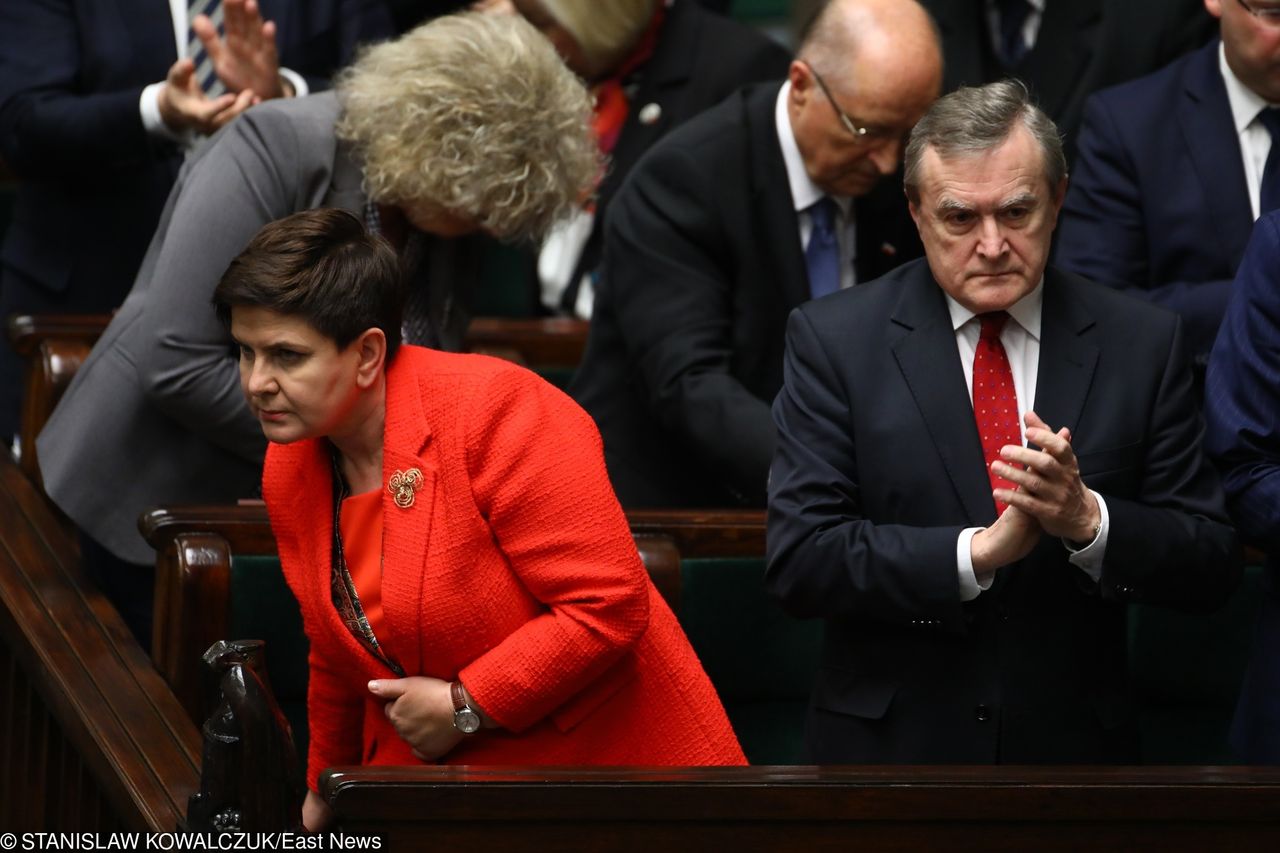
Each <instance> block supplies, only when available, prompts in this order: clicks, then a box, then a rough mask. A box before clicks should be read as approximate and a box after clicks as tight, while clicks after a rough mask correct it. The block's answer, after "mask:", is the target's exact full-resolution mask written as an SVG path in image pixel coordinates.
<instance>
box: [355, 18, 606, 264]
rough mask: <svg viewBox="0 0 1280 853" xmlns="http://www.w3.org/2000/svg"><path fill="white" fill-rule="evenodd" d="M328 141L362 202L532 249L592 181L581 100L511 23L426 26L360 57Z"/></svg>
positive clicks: (582, 92)
mask: <svg viewBox="0 0 1280 853" xmlns="http://www.w3.org/2000/svg"><path fill="white" fill-rule="evenodd" d="M337 92H338V98H339V100H340V101H341V104H342V116H341V118H340V119H339V121H338V126H337V134H338V137H339V138H340V139H343V140H345V141H347V142H349V143H350V144H351V145H352V147H353V149H354V151H355V153H356V156H357V157H358V158H359V159H360V161H361V165H362V167H363V170H364V187H365V192H366V193H368V195H369V197H370V198H371V199H372V200H373V201H376V202H379V203H383V204H394V205H404V204H415V205H426V206H427V207H429V208H436V209H438V210H440V211H441V212H443V213H447V214H451V215H453V216H459V217H464V218H468V219H472V220H474V221H475V222H477V223H478V224H479V225H480V226H481V227H482V228H484V229H485V230H486V231H488V232H489V233H491V234H493V235H494V236H496V237H500V238H503V239H509V240H527V241H531V242H537V241H539V240H541V239H542V238H543V237H544V236H545V235H546V233H547V231H548V230H549V229H550V228H551V226H552V225H553V224H554V223H555V222H556V220H558V219H560V218H561V217H563V216H565V215H567V214H568V213H569V212H570V211H572V210H573V209H575V208H577V207H580V206H581V205H582V203H583V201H584V200H586V199H587V198H588V197H589V195H590V193H591V191H592V190H593V189H594V187H595V184H596V181H597V179H598V178H599V175H600V172H601V160H600V154H599V150H598V148H597V145H596V142H595V139H594V138H593V136H592V132H591V98H590V96H589V95H588V93H587V91H586V89H585V88H584V86H583V85H582V83H581V82H580V81H579V80H578V79H577V77H575V76H574V74H573V72H571V71H570V70H569V69H568V68H566V67H565V65H564V63H563V62H562V61H561V60H560V57H559V56H557V55H556V52H555V50H554V49H553V48H552V47H551V45H550V44H549V43H548V42H547V40H546V39H545V38H544V37H543V36H542V35H541V34H540V33H539V32H538V31H537V30H536V29H534V28H533V27H532V26H530V25H529V24H528V23H527V22H526V21H524V19H522V18H519V17H516V16H505V15H496V16H495V15H484V14H479V13H475V12H467V13H462V14H457V15H447V16H445V17H441V18H436V19H435V20H433V21H430V22H428V23H426V24H423V25H422V26H419V27H417V28H416V29H414V30H412V31H410V32H408V33H406V34H405V35H404V36H402V37H401V38H399V39H397V40H395V41H390V42H386V43H384V44H379V45H374V46H373V47H370V48H368V49H366V50H365V51H364V52H363V53H362V54H361V55H360V57H359V58H358V59H357V60H356V62H355V63H354V64H353V65H352V66H351V67H350V68H349V69H347V71H345V72H344V73H343V74H342V75H341V76H340V78H339V80H338V84H337Z"/></svg>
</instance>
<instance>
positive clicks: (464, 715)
mask: <svg viewBox="0 0 1280 853" xmlns="http://www.w3.org/2000/svg"><path fill="white" fill-rule="evenodd" d="M453 725H454V726H455V727H456V728H457V729H458V731H460V732H462V733H463V734H464V735H473V734H475V733H476V732H478V731H479V730H480V716H479V715H478V714H477V713H476V712H475V711H473V710H471V709H470V708H461V709H459V710H457V711H454V712H453Z"/></svg>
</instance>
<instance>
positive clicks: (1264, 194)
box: [1258, 107, 1280, 216]
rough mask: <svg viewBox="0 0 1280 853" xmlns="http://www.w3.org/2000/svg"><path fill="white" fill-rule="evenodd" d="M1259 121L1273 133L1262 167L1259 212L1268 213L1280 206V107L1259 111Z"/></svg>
mask: <svg viewBox="0 0 1280 853" xmlns="http://www.w3.org/2000/svg"><path fill="white" fill-rule="evenodd" d="M1258 121H1260V122H1262V126H1263V127H1265V128H1266V129H1267V133H1269V134H1271V151H1270V152H1269V153H1268V154H1267V164H1266V165H1265V166H1263V167H1262V188H1261V189H1262V191H1261V192H1260V193H1259V199H1258V201H1259V204H1258V212H1259V213H1260V214H1262V215H1264V216H1265V215H1266V214H1268V213H1270V212H1271V211H1273V210H1275V209H1276V208H1278V207H1280V107H1267V108H1266V109H1264V110H1263V111H1262V112H1260V113H1258Z"/></svg>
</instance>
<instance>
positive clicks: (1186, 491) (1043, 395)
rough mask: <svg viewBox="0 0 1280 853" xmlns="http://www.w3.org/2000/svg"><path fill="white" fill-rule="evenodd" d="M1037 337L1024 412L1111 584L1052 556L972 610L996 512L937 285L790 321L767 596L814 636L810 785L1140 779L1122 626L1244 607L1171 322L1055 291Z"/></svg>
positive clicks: (1000, 580)
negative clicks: (814, 620)
mask: <svg viewBox="0 0 1280 853" xmlns="http://www.w3.org/2000/svg"><path fill="white" fill-rule="evenodd" d="M1042 317H1043V319H1042V327H1041V341H1040V363H1039V370H1038V374H1037V385H1036V400H1035V410H1036V412H1037V413H1038V414H1039V415H1040V416H1041V417H1042V418H1043V419H1044V420H1045V421H1046V422H1047V423H1048V424H1050V425H1051V426H1052V427H1053V428H1055V429H1057V428H1060V427H1063V426H1066V427H1069V428H1070V429H1071V434H1072V436H1073V439H1074V445H1075V449H1076V454H1077V458H1078V460H1079V465H1080V471H1081V474H1082V475H1083V478H1084V481H1085V483H1086V484H1087V485H1088V486H1089V487H1090V488H1092V489H1094V490H1095V491H1097V492H1098V493H1099V494H1101V495H1102V496H1103V498H1104V500H1105V501H1106V504H1107V509H1108V512H1109V515H1110V534H1109V539H1108V541H1107V545H1106V552H1105V558H1104V561H1103V567H1102V576H1101V581H1100V583H1097V584H1095V583H1093V582H1092V581H1091V580H1090V579H1089V577H1088V576H1087V575H1085V574H1084V572H1083V571H1082V570H1080V569H1078V568H1076V567H1075V566H1073V565H1071V564H1070V563H1069V562H1068V552H1067V550H1066V549H1065V547H1064V546H1063V544H1062V542H1061V541H1060V540H1057V539H1052V538H1049V537H1043V538H1042V540H1041V542H1040V543H1039V545H1038V546H1037V548H1036V549H1035V550H1034V551H1033V552H1032V553H1031V554H1030V555H1029V556H1028V557H1026V558H1025V559H1023V560H1022V561H1020V562H1018V563H1016V564H1013V565H1011V566H1008V567H1005V568H1003V569H1001V570H1000V571H999V572H998V573H997V575H996V578H995V581H994V583H993V585H992V587H991V589H989V590H988V591H986V592H983V593H982V594H981V595H979V596H978V597H977V598H976V599H975V600H973V601H971V602H968V603H962V602H961V601H960V598H959V586H958V581H957V567H956V544H957V539H958V537H959V535H960V532H961V530H962V529H964V528H967V527H977V526H986V525H989V524H990V523H992V522H993V521H994V520H995V508H994V505H993V502H992V498H991V487H990V484H989V481H988V478H987V474H986V470H985V467H984V461H983V454H982V447H981V443H980V441H979V438H978V433H977V429H976V427H975V424H974V417H973V407H972V403H971V401H970V399H969V396H968V393H967V390H966V385H965V380H964V374H963V370H962V367H961V364H960V358H959V354H958V352H957V349H956V344H955V335H954V333H953V331H952V328H951V321H950V315H949V314H948V312H947V307H946V302H945V299H944V297H943V294H942V291H941V289H940V288H939V287H938V285H937V284H936V283H935V282H934V279H933V276H932V274H931V273H930V271H929V268H928V266H927V264H926V263H925V262H924V261H920V262H918V263H915V264H911V265H908V266H904V267H902V268H901V269H899V270H897V271H895V272H893V273H890V274H889V275H887V276H885V277H884V278H883V279H881V280H880V281H877V282H873V283H870V284H868V285H866V286H864V287H860V288H855V289H853V290H851V291H846V292H843V293H840V294H835V295H833V296H832V297H830V298H826V299H821V300H818V301H816V302H811V303H809V304H807V305H804V306H801V308H799V309H798V310H797V311H795V312H794V313H793V314H792V316H791V320H790V322H789V325H788V329H787V358H786V385H785V387H784V388H783V390H782V392H781V393H780V394H779V395H778V398H777V400H776V402H775V403H774V419H775V421H776V422H777V425H778V452H777V456H776V457H775V459H774V463H773V468H772V472H771V473H772V477H771V485H770V493H769V526H768V552H769V565H768V570H767V575H766V582H767V585H768V588H769V590H770V592H771V593H772V594H773V595H774V596H776V597H777V598H779V599H780V600H781V601H782V603H783V604H784V606H785V607H786V608H787V609H788V610H790V611H791V612H792V613H794V614H796V615H798V616H804V617H814V616H820V617H823V618H825V619H826V632H825V644H824V648H823V653H822V654H823V657H822V666H821V669H820V671H819V676H818V682H817V684H816V686H815V688H814V695H813V704H812V707H811V713H810V728H809V742H810V747H811V749H812V752H813V759H814V760H815V761H816V762H820V763H862V762H880V761H886V762H923V763H934V762H962V763H988V762H1009V763H1017V762H1079V763H1093V762H1109V761H1127V760H1132V759H1133V758H1134V757H1135V753H1136V730H1135V727H1134V723H1133V717H1132V712H1131V709H1130V708H1129V705H1128V701H1127V686H1126V671H1125V647H1126V646H1125V606H1124V605H1125V603H1126V602H1130V601H1144V602H1154V603H1165V604H1171V605H1175V606H1180V607H1188V608H1190V607H1213V606H1215V605H1216V604H1218V603H1220V602H1221V601H1223V600H1224V599H1225V597H1226V595H1227V594H1228V593H1229V592H1230V590H1231V588H1232V587H1233V586H1234V584H1235V582H1236V580H1237V578H1238V571H1239V563H1238V555H1237V545H1236V540H1235V535H1234V532H1233V531H1232V529H1231V527H1230V526H1228V524H1227V520H1226V514H1225V511H1224V507H1223V496H1222V490H1221V486H1220V484H1219V482H1218V479H1217V477H1216V475H1215V474H1214V472H1213V471H1212V469H1211V468H1210V467H1209V465H1208V463H1207V462H1206V460H1205V458H1204V457H1203V455H1202V453H1201V450H1200V438H1201V434H1202V426H1201V423H1200V420H1199V418H1198V416H1197V413H1196V406H1195V400H1194V398H1193V395H1192V390H1191V376H1190V372H1189V371H1188V369H1187V359H1186V356H1185V354H1184V353H1183V345H1182V336H1181V332H1180V331H1179V327H1178V322H1177V319H1176V318H1175V317H1174V316H1172V315H1170V314H1168V313H1167V312H1164V311H1161V310H1160V309H1156V308H1153V307H1151V306H1149V305H1145V304H1143V303H1141V302H1139V301H1137V300H1133V299H1130V298H1129V297H1126V296H1123V295H1121V294H1117V293H1115V292H1114V291H1111V290H1109V289H1107V288H1102V287H1098V286H1095V285H1092V284H1089V283H1087V282H1085V281H1084V280H1083V279H1079V278H1076V277H1075V276H1072V275H1070V274H1066V273H1060V272H1056V271H1054V270H1052V269H1051V270H1049V271H1048V272H1047V273H1046V277H1045V285H1044V302H1043V315H1042Z"/></svg>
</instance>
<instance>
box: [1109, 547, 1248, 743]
mask: <svg viewBox="0 0 1280 853" xmlns="http://www.w3.org/2000/svg"><path fill="white" fill-rule="evenodd" d="M1262 578H1263V569H1262V567H1261V566H1256V565H1255V566H1247V567H1246V568H1245V572H1244V578H1243V580H1242V581H1241V583H1240V587H1239V588H1238V589H1237V590H1236V592H1235V594H1234V595H1233V596H1232V597H1231V599H1230V600H1229V601H1228V602H1227V604H1226V605H1225V606H1224V607H1222V608H1221V609H1219V610H1218V611H1216V612H1214V613H1211V614H1203V613H1180V612H1177V611H1173V610H1168V609H1164V608H1159V607H1147V606H1144V605H1133V606H1131V607H1130V608H1129V668H1130V674H1131V681H1132V684H1133V690H1134V697H1135V699H1136V701H1137V705H1138V713H1139V725H1140V727H1141V730H1142V763H1143V764H1233V763H1237V759H1236V758H1235V757H1234V756H1233V755H1232V753H1231V750H1230V748H1229V747H1228V745H1227V732H1228V730H1229V728H1230V725H1231V715H1232V713H1233V712H1234V709H1235V705H1236V697H1237V695H1238V694H1239V692H1240V682H1241V679H1242V678H1243V676H1244V670H1245V665H1246V663H1247V662H1248V658H1249V650H1250V647H1251V641H1252V638H1253V627H1254V622H1255V621H1256V620H1257V615H1258V602H1259V601H1260V600H1261V596H1262Z"/></svg>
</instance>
